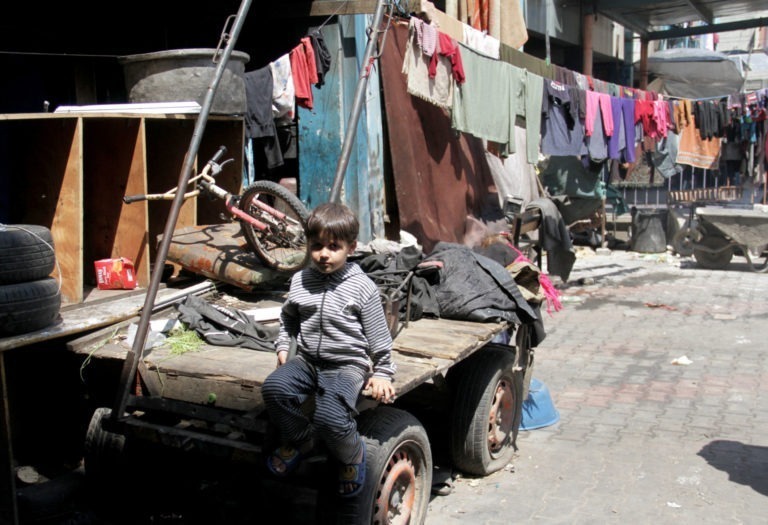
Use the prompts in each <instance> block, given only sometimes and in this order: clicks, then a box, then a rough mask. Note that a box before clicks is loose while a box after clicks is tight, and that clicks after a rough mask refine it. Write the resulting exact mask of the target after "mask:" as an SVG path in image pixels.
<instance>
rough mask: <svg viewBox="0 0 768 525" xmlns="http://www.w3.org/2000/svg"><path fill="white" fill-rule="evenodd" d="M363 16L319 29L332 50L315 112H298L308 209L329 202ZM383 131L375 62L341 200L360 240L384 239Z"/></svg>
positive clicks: (363, 39) (356, 71)
mask: <svg viewBox="0 0 768 525" xmlns="http://www.w3.org/2000/svg"><path fill="white" fill-rule="evenodd" d="M370 19H371V17H370V16H368V15H354V16H340V17H338V22H336V23H333V24H327V25H326V26H324V27H323V28H322V32H323V38H324V39H325V44H326V46H327V47H328V49H329V51H330V52H331V56H332V60H331V69H330V70H329V71H328V73H327V74H326V76H325V84H324V85H323V86H322V87H320V88H317V87H313V96H314V108H313V109H312V110H307V109H304V108H299V187H300V197H301V199H302V200H303V201H304V203H305V204H307V206H308V207H309V208H310V209H312V208H314V207H316V206H317V205H318V204H321V203H323V202H326V201H327V200H328V198H329V195H330V192H331V187H332V186H333V178H334V175H335V173H336V167H337V165H338V161H339V156H340V155H341V147H342V143H343V141H344V134H345V130H346V127H347V125H348V120H349V114H350V112H351V109H352V104H353V100H354V96H355V90H356V88H357V83H358V79H359V76H360V71H361V68H363V67H364V64H361V60H362V57H363V55H364V53H365V48H366V45H367V43H368V36H367V34H366V28H367V27H368V25H369V24H370ZM383 148H384V146H383V131H382V124H381V102H380V82H379V71H378V64H377V63H376V64H375V65H374V67H372V68H371V69H370V75H369V78H368V84H367V90H366V97H365V103H364V106H363V109H362V112H361V114H360V119H359V121H358V123H357V132H356V136H355V143H354V145H353V147H352V151H351V154H350V159H349V164H348V166H347V170H346V173H345V177H344V185H343V189H342V193H341V200H342V202H344V203H345V204H347V205H348V206H350V207H351V208H352V209H353V210H355V212H356V213H357V215H358V217H359V219H360V237H359V240H360V241H361V242H368V241H370V240H372V239H373V238H374V237H384V213H385V212H384V179H383Z"/></svg>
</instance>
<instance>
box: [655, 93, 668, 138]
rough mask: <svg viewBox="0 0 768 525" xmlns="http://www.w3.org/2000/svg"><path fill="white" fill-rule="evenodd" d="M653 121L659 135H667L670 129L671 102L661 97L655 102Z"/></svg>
mask: <svg viewBox="0 0 768 525" xmlns="http://www.w3.org/2000/svg"><path fill="white" fill-rule="evenodd" d="M653 121H654V122H655V124H656V131H657V133H658V135H659V136H661V137H666V136H667V130H668V129H669V104H667V102H666V101H665V100H661V99H659V100H655V101H654V102H653Z"/></svg>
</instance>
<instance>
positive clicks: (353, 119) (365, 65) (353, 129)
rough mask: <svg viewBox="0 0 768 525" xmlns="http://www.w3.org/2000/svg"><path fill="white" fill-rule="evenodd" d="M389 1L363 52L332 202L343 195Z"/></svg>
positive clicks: (380, 5) (383, 1) (382, 4)
mask: <svg viewBox="0 0 768 525" xmlns="http://www.w3.org/2000/svg"><path fill="white" fill-rule="evenodd" d="M388 3H389V0H379V2H378V5H377V6H376V12H375V13H374V15H373V21H372V22H371V27H370V28H369V31H368V45H367V46H366V48H365V53H364V54H363V61H362V65H361V67H360V76H359V77H358V80H357V89H356V91H355V99H354V102H353V103H352V112H351V113H350V115H349V120H348V121H347V127H346V133H345V134H344V143H343V144H342V147H341V155H340V156H339V163H338V165H337V166H336V175H335V176H334V178H333V186H332V187H331V194H330V196H329V197H328V200H329V201H330V202H338V201H339V198H340V197H341V187H342V186H343V185H344V174H345V173H346V171H347V165H348V164H349V155H350V153H351V152H352V145H353V142H354V140H355V135H356V134H357V122H358V120H359V119H360V112H361V110H362V108H363V100H364V97H365V88H366V85H367V84H368V77H369V75H370V72H371V69H370V68H371V63H372V61H373V51H374V49H375V48H376V41H377V35H378V30H379V26H380V25H381V21H382V19H383V18H384V7H385V6H386V5H387V4H388Z"/></svg>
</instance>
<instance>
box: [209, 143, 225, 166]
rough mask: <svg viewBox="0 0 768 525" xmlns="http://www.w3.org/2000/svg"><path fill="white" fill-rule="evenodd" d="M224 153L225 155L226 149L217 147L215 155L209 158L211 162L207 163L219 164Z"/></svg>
mask: <svg viewBox="0 0 768 525" xmlns="http://www.w3.org/2000/svg"><path fill="white" fill-rule="evenodd" d="M226 153H227V147H226V146H219V149H218V150H217V151H216V153H214V154H213V157H211V160H209V161H208V163H209V164H213V163H215V162H219V160H221V157H223V156H224V155H225V154H226Z"/></svg>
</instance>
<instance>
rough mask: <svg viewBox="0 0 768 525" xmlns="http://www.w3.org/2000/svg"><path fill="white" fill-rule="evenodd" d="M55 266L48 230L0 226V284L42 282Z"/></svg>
mask: <svg viewBox="0 0 768 525" xmlns="http://www.w3.org/2000/svg"><path fill="white" fill-rule="evenodd" d="M55 265H56V256H55V254H54V249H53V237H52V236H51V230H49V229H48V228H46V227H45V226H39V225H37V224H10V225H6V226H0V284H13V283H24V282H27V281H37V280H39V279H43V278H45V277H48V276H49V275H50V274H51V272H52V271H53V269H54V267H55Z"/></svg>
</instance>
